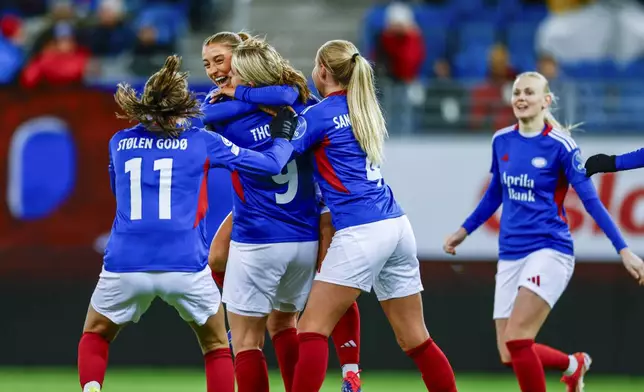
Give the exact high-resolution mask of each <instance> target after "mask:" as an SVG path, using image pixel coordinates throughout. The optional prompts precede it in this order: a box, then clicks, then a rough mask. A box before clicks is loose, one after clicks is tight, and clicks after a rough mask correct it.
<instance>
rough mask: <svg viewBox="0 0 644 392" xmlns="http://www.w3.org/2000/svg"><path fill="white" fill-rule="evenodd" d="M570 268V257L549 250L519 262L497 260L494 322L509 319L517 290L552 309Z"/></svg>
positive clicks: (573, 266)
mask: <svg viewBox="0 0 644 392" xmlns="http://www.w3.org/2000/svg"><path fill="white" fill-rule="evenodd" d="M574 269H575V257H574V256H571V255H567V254H564V253H561V252H558V251H556V250H553V249H540V250H538V251H536V252H532V253H530V254H529V255H527V256H526V257H524V258H522V259H519V260H514V261H507V260H499V263H498V267H497V272H496V288H495V291H494V319H495V320H496V319H505V318H509V317H510V313H512V308H513V307H514V301H515V299H516V297H517V293H518V292H519V288H520V287H526V288H528V289H529V290H530V291H532V292H534V293H535V294H537V295H538V296H539V297H541V298H542V299H543V300H544V301H546V302H547V303H548V305H550V308H553V307H554V306H555V304H556V303H557V301H558V300H559V297H561V294H563V292H564V290H566V286H568V282H569V281H570V278H571V277H572V273H573V271H574Z"/></svg>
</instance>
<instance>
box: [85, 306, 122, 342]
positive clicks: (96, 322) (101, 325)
mask: <svg viewBox="0 0 644 392" xmlns="http://www.w3.org/2000/svg"><path fill="white" fill-rule="evenodd" d="M120 329H121V327H120V326H119V325H117V324H114V323H113V322H112V321H111V320H109V319H108V318H107V317H105V316H102V315H100V314H98V313H96V312H92V311H90V312H89V313H88V315H87V318H86V319H85V325H84V326H83V333H92V334H96V335H99V336H101V337H102V338H103V339H105V340H107V341H108V342H111V341H112V340H114V339H115V338H116V335H117V334H118V332H119V330H120Z"/></svg>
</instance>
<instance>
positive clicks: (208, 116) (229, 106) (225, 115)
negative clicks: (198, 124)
mask: <svg viewBox="0 0 644 392" xmlns="http://www.w3.org/2000/svg"><path fill="white" fill-rule="evenodd" d="M258 109H259V107H258V106H257V105H255V104H252V103H248V102H242V101H224V102H217V103H207V102H204V103H203V104H202V105H201V111H202V112H203V119H202V121H203V123H204V124H208V125H217V124H218V123H223V122H228V121H230V120H233V119H235V118H237V117H240V116H243V115H245V114H248V113H251V112H253V111H255V110H258Z"/></svg>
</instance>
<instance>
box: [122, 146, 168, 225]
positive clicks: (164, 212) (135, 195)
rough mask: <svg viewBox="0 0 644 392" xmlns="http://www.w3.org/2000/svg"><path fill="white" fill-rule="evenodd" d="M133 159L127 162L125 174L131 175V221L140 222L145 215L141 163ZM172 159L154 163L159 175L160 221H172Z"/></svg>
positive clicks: (141, 159)
mask: <svg viewBox="0 0 644 392" xmlns="http://www.w3.org/2000/svg"><path fill="white" fill-rule="evenodd" d="M142 161H143V158H132V159H130V160H128V161H127V162H125V172H126V173H130V220H139V219H141V216H142V214H143V201H142V197H141V162H142ZM172 161H173V159H172V158H163V159H157V160H155V161H154V171H158V172H160V173H159V219H172V196H171V195H172Z"/></svg>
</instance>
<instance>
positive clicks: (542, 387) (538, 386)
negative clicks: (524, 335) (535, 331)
mask: <svg viewBox="0 0 644 392" xmlns="http://www.w3.org/2000/svg"><path fill="white" fill-rule="evenodd" d="M506 346H507V347H508V350H509V351H510V356H511V357H512V367H513V368H514V374H515V375H516V376H517V380H518V381H519V387H520V388H521V391H522V392H546V375H545V373H544V371H543V365H542V364H541V361H540V360H539V356H538V355H537V353H536V351H535V349H534V340H533V339H521V340H511V341H509V342H507V343H506Z"/></svg>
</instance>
